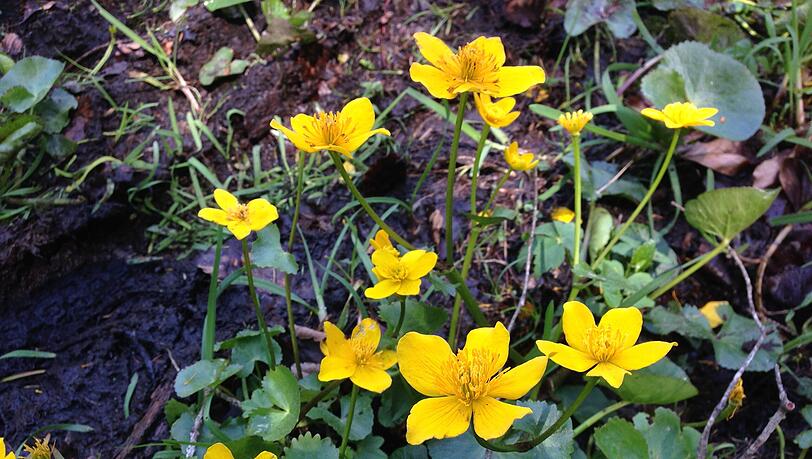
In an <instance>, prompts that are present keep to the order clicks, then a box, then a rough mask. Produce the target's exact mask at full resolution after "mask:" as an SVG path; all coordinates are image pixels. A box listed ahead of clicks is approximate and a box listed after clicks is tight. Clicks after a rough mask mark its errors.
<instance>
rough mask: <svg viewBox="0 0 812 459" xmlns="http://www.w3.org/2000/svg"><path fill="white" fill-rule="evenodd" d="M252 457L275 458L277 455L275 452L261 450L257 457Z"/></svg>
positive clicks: (259, 458)
mask: <svg viewBox="0 0 812 459" xmlns="http://www.w3.org/2000/svg"><path fill="white" fill-rule="evenodd" d="M254 459H277V457H276V454H274V453H272V452H270V451H263V452H261V453H259V454H257V457H255V458H254Z"/></svg>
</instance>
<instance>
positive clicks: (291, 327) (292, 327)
mask: <svg viewBox="0 0 812 459" xmlns="http://www.w3.org/2000/svg"><path fill="white" fill-rule="evenodd" d="M298 154H299V158H298V159H297V161H296V170H297V177H296V201H295V202H294V205H293V221H292V222H291V224H290V235H289V236H288V252H289V253H290V252H291V251H292V250H293V240H294V239H295V237H296V226H297V225H298V224H299V208H300V206H301V203H302V188H303V187H304V169H305V167H304V166H305V164H304V162H305V161H304V160H305V155H304V152H302V151H300V152H298ZM285 306H286V307H287V312H288V333H290V347H291V349H292V350H293V363H294V365H296V374H297V375H298V376H299V377H300V378H301V377H302V363H301V361H300V360H299V340H298V338H297V337H296V323H295V321H294V317H293V301H292V300H291V285H290V273H285Z"/></svg>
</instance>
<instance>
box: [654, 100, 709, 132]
mask: <svg viewBox="0 0 812 459" xmlns="http://www.w3.org/2000/svg"><path fill="white" fill-rule="evenodd" d="M718 112H719V110H718V109H715V108H711V107H706V108H698V107H697V106H696V105H694V104H692V103H690V102H674V103H672V104H668V105H666V106H665V108H663V110H662V111H660V110H657V109H654V108H644V109H643V110H642V111H640V113H641V114H642V115H644V116H647V117H649V118H651V119H653V120H657V121H662V122H663V123H665V127H667V128H669V129H679V128H684V127H692V126H715V125H716V124H715V123H714V122H713V121H711V120H709V119H708V118H710V117H712V116H713V115H715V114H717V113H718Z"/></svg>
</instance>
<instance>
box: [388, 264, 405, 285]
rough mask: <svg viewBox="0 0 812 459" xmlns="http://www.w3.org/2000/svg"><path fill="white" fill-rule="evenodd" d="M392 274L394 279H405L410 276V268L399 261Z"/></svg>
mask: <svg viewBox="0 0 812 459" xmlns="http://www.w3.org/2000/svg"><path fill="white" fill-rule="evenodd" d="M390 274H391V275H392V279H394V280H399V281H404V280H406V279H408V278H409V269H408V268H406V266H404V265H403V263H401V262H400V261H398V264H397V265H396V266H395V267H394V268H392V270H391V273H390Z"/></svg>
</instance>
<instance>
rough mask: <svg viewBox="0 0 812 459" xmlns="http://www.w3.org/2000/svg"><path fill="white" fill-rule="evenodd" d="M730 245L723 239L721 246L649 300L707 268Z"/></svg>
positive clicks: (656, 292) (653, 294)
mask: <svg viewBox="0 0 812 459" xmlns="http://www.w3.org/2000/svg"><path fill="white" fill-rule="evenodd" d="M729 243H730V241H729V240H728V239H723V240H722V242H720V243H719V245H717V246H716V247H715V248H714V249H713V250H711V251H710V252H708V253H706V254H705V255H702V257H701V258H700V259H699V260H697V262H696V263H694V264H693V265H692V266H691V267H690V268H688V269H686V270H685V271H683V272H681V273H680V275H679V276H677V277H676V278H674V280H672V281H671V282H669V283H667V284H666V285H664V286H662V287H660V288H659V289H657V291H655V292H654V293H652V294H651V295H649V298H651V299H655V298H657V297H659V296H660V295H662V294H664V293H666V292H667V291H669V290H671V289H672V288H674V286H675V285H677V284H679V283H680V282H682V281H684V280H685V279H687V278H688V277H689V276H690V275H691V274H693V273H695V272H696V271H697V270H699V268H701V267H703V266H705V265H706V264H707V263H708V262H709V261H711V260H713V259H714V258H715V257H716V255H719V253H721V252H723V251H724V250H725V249H727V245H728V244H729Z"/></svg>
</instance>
